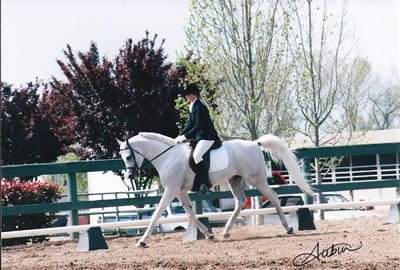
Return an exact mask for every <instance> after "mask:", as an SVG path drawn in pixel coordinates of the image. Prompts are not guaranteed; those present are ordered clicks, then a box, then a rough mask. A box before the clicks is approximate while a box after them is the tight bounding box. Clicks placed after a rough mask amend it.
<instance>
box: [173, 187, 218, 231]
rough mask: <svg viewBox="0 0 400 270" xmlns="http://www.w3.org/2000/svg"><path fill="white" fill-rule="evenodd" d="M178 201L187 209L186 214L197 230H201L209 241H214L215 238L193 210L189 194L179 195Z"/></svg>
mask: <svg viewBox="0 0 400 270" xmlns="http://www.w3.org/2000/svg"><path fill="white" fill-rule="evenodd" d="M178 199H179V201H180V202H181V203H182V206H183V208H184V209H185V213H186V214H187V215H188V217H189V218H190V221H191V222H193V223H194V225H196V227H197V228H199V230H200V231H201V232H202V233H203V234H204V236H205V237H206V238H207V239H213V238H214V236H213V235H212V234H210V233H209V232H208V229H207V227H206V226H205V225H204V224H203V223H201V222H200V221H199V220H198V219H197V217H196V215H195V213H194V211H193V208H192V202H191V201H190V198H189V195H188V194H187V192H183V193H180V194H179V195H178Z"/></svg>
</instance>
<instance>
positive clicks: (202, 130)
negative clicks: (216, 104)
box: [175, 83, 222, 194]
mask: <svg viewBox="0 0 400 270" xmlns="http://www.w3.org/2000/svg"><path fill="white" fill-rule="evenodd" d="M184 94H185V97H186V100H187V101H188V102H190V106H189V109H190V115H189V121H188V122H187V124H186V126H185V128H184V129H183V130H182V132H181V135H180V136H178V137H176V138H175V143H180V142H183V141H185V140H186V139H193V140H194V143H195V144H196V147H195V150H194V153H193V159H194V162H195V163H196V167H197V169H198V174H197V175H198V176H199V177H200V179H201V182H202V190H201V191H200V192H201V193H202V194H206V193H208V192H209V189H210V188H211V186H212V185H211V183H210V180H209V176H208V169H209V168H208V165H209V164H208V165H207V164H206V163H205V162H204V160H203V157H204V154H206V153H207V152H208V151H209V150H211V149H217V148H219V147H220V146H221V145H222V143H221V140H220V139H219V137H218V134H217V131H216V130H215V128H214V124H213V122H212V120H211V117H210V113H209V111H208V109H207V107H206V106H205V105H204V104H203V103H202V102H201V101H200V99H199V98H198V97H199V95H200V90H199V88H198V86H197V85H196V84H194V83H192V84H189V85H188V86H187V87H186V89H185V92H184Z"/></svg>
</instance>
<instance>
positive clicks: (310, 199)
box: [303, 158, 314, 220]
mask: <svg viewBox="0 0 400 270" xmlns="http://www.w3.org/2000/svg"><path fill="white" fill-rule="evenodd" d="M303 161H304V163H303V164H304V172H305V173H306V179H307V180H308V181H310V182H311V180H312V177H311V160H310V159H309V158H305V159H303ZM304 203H305V204H313V197H312V196H310V195H308V194H305V198H304ZM310 213H311V218H312V220H314V211H310Z"/></svg>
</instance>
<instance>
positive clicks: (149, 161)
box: [120, 139, 175, 170]
mask: <svg viewBox="0 0 400 270" xmlns="http://www.w3.org/2000/svg"><path fill="white" fill-rule="evenodd" d="M125 142H126V144H127V145H128V147H127V148H124V149H121V150H120V151H123V150H128V149H129V150H130V151H131V154H132V157H133V161H134V163H135V166H134V167H126V168H127V169H138V170H140V169H141V168H143V167H144V166H146V165H148V164H150V163H151V162H153V161H154V160H155V159H157V158H158V157H160V156H162V155H163V154H165V153H166V152H167V151H169V150H170V149H171V148H172V147H174V146H175V144H174V145H171V146H170V147H168V148H167V149H165V150H164V151H162V152H161V153H160V154H158V155H157V156H155V157H154V158H152V159H151V160H147V159H146V158H145V156H144V155H143V154H142V153H140V152H139V151H136V150H135V149H133V148H132V146H131V145H130V144H129V142H128V139H126V140H125ZM135 153H137V154H139V155H141V156H142V157H143V158H144V159H145V161H146V162H147V163H144V162H143V163H142V166H140V167H139V166H138V164H137V162H136V158H135Z"/></svg>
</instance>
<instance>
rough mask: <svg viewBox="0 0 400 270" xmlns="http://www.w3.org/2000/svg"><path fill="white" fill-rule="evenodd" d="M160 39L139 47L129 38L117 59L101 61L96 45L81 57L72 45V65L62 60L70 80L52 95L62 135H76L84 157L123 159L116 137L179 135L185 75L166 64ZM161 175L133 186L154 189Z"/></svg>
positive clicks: (147, 175) (147, 174) (55, 84)
mask: <svg viewBox="0 0 400 270" xmlns="http://www.w3.org/2000/svg"><path fill="white" fill-rule="evenodd" d="M156 39H157V35H155V36H154V38H153V39H150V38H149V33H148V32H146V37H145V38H143V39H142V40H140V41H139V42H137V43H136V44H134V43H133V41H132V39H128V40H127V41H126V43H125V46H124V47H122V48H121V49H120V51H119V54H118V56H117V57H116V58H115V59H114V60H112V61H109V60H108V59H107V58H106V57H102V58H100V55H99V52H98V49H97V45H96V44H95V43H94V42H92V43H91V45H90V50H89V51H88V52H79V53H78V54H77V56H76V55H75V54H74V53H73V51H72V48H71V47H70V46H69V45H68V46H67V49H66V50H65V51H64V54H65V56H66V58H67V61H66V62H63V61H61V60H58V61H57V62H58V64H59V66H60V67H61V69H62V71H63V72H64V74H65V76H66V78H67V82H63V81H59V80H57V79H56V78H53V80H52V82H50V87H49V92H48V93H46V97H48V103H49V104H52V106H51V108H52V115H53V116H54V121H53V124H54V125H55V127H56V128H57V129H58V130H60V131H61V135H60V136H61V137H70V136H72V137H73V138H74V139H75V142H76V143H78V144H79V146H80V149H79V151H78V152H77V153H78V154H79V155H80V156H81V157H82V158H85V159H103V158H116V157H119V153H118V151H119V146H118V144H117V142H116V140H115V138H120V139H121V138H123V137H125V138H128V137H131V136H133V135H136V134H138V133H139V132H141V131H151V132H158V133H162V134H164V135H167V136H171V137H174V136H176V135H177V134H178V129H177V126H176V122H177V120H178V113H177V112H176V111H175V110H174V106H175V99H176V98H177V96H178V93H179V92H180V91H182V88H181V87H180V86H179V79H180V78H179V72H177V71H175V70H174V68H172V64H171V63H165V60H166V55H165V53H164V49H163V48H162V45H163V43H164V41H162V42H161V45H160V46H159V47H156V41H157V40H156ZM66 126H68V130H66V129H65V128H64V127H66ZM155 174H156V172H155V171H154V170H153V171H148V170H147V171H144V172H143V175H142V178H141V179H136V180H135V182H134V183H133V186H134V187H135V188H137V189H146V188H149V187H150V186H151V183H152V180H153V178H154V175H155Z"/></svg>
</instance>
